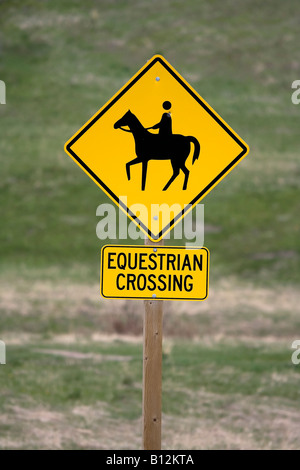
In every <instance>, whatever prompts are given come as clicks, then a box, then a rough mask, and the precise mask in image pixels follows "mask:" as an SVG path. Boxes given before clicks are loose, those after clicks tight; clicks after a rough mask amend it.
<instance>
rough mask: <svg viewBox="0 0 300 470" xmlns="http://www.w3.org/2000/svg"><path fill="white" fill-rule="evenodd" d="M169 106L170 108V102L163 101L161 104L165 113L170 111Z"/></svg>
mask: <svg viewBox="0 0 300 470" xmlns="http://www.w3.org/2000/svg"><path fill="white" fill-rule="evenodd" d="M171 106H172V105H171V103H170V101H164V102H163V108H164V109H166V110H167V111H168V110H169V109H171Z"/></svg>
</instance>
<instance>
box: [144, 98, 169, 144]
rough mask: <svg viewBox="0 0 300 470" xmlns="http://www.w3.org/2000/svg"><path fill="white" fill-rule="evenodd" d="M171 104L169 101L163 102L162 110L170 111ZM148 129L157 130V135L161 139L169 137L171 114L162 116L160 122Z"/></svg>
mask: <svg viewBox="0 0 300 470" xmlns="http://www.w3.org/2000/svg"><path fill="white" fill-rule="evenodd" d="M171 106H172V105H171V103H170V101H164V102H163V108H164V109H165V110H167V111H168V110H170V109H171ZM148 129H159V132H158V135H160V136H161V137H170V136H171V135H172V118H171V113H164V114H163V115H162V118H161V120H160V122H158V123H157V124H155V125H154V126H152V127H148Z"/></svg>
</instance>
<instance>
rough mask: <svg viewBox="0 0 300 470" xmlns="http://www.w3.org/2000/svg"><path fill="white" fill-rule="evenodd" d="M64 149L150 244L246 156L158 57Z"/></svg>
mask: <svg viewBox="0 0 300 470" xmlns="http://www.w3.org/2000/svg"><path fill="white" fill-rule="evenodd" d="M124 131H127V132H124ZM65 150H66V152H67V153H68V154H69V155H70V156H71V157H72V158H73V159H74V160H75V161H76V162H77V163H78V164H79V165H80V166H81V168H82V169H83V170H84V171H85V172H86V173H87V174H88V175H89V176H90V177H91V178H92V179H93V180H94V181H95V183H97V184H98V185H99V186H100V187H101V189H102V190H103V191H104V192H105V193H106V194H107V195H108V196H109V197H110V198H111V199H112V200H113V201H114V202H115V203H116V204H117V205H119V206H120V207H121V208H122V209H123V210H124V211H125V212H126V214H127V215H128V216H129V217H130V218H131V219H132V220H134V221H135V223H136V224H137V225H139V226H140V227H141V229H142V230H143V231H144V233H145V234H146V235H147V236H149V237H150V238H151V239H152V240H154V241H155V240H160V239H161V238H162V237H163V236H164V235H165V234H166V233H168V232H169V231H170V230H171V229H172V228H173V227H174V225H175V224H176V223H177V222H179V221H180V220H181V219H182V218H183V217H184V216H185V215H186V214H187V213H188V212H189V211H190V210H191V209H192V208H193V207H194V206H195V205H196V204H197V203H198V202H199V201H200V200H201V199H203V197H204V196H205V195H206V194H207V193H208V192H209V191H211V189H212V188H213V187H214V186H216V184H217V183H219V182H220V181H221V180H222V179H223V178H224V177H225V176H226V174H227V173H228V172H229V171H231V170H232V169H233V168H234V167H235V166H236V165H237V163H238V162H239V161H240V160H241V159H242V158H243V157H245V156H246V154H247V153H248V151H249V149H248V146H247V144H246V143H245V142H243V140H242V139H241V138H240V137H239V136H238V135H237V134H236V133H235V132H234V131H233V130H232V129H231V128H230V126H229V125H228V124H226V123H225V121H224V120H223V119H222V118H221V117H220V116H219V115H218V114H217V113H216V112H215V111H214V110H213V109H212V108H211V107H210V106H209V104H208V103H206V102H205V101H204V99H203V98H202V97H201V96H200V95H198V93H197V92H196V91H195V90H193V88H192V87H191V86H190V85H189V84H188V83H187V82H186V81H185V80H184V79H183V78H182V77H181V76H180V75H179V74H178V72H176V70H175V69H174V68H173V67H172V66H171V65H170V64H169V63H168V62H167V61H166V60H165V59H164V58H163V57H161V56H158V55H157V56H154V57H153V58H152V59H151V60H150V61H148V62H147V63H146V64H145V66H144V67H142V69H141V70H140V71H139V72H138V73H137V74H136V75H135V76H134V77H133V78H132V79H131V80H130V81H129V82H128V83H127V84H126V85H124V87H123V88H122V89H121V90H120V91H119V92H118V93H117V94H116V95H115V96H113V98H111V100H110V101H108V103H106V104H105V105H104V106H103V107H102V108H101V109H100V110H99V111H98V112H97V113H96V114H95V115H94V116H93V117H92V118H91V119H90V120H89V121H88V122H87V123H86V124H85V125H84V126H83V127H82V128H81V129H80V130H79V131H78V132H77V133H76V134H75V135H74V136H73V137H72V138H71V139H70V140H69V141H68V142H67V143H66V146H65Z"/></svg>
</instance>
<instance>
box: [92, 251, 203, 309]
mask: <svg viewBox="0 0 300 470" xmlns="http://www.w3.org/2000/svg"><path fill="white" fill-rule="evenodd" d="M105 248H122V250H126V249H127V248H135V249H136V248H137V249H140V250H145V249H146V250H151V249H152V250H153V248H157V249H158V250H161V249H164V250H165V249H178V250H187V251H188V250H204V251H206V254H207V263H206V292H205V297H197V298H191V297H188V298H186V299H184V298H182V297H179V298H178V297H158V296H157V297H155V298H153V297H144V296H142V297H133V296H129V297H124V295H123V296H122V295H120V296H106V295H104V294H103V272H104V262H103V258H104V256H103V254H104V250H105ZM209 262H210V253H209V250H208V248H206V247H205V246H202V247H196V248H192V247H186V246H153V245H105V246H103V247H102V249H101V271H100V272H101V274H100V294H101V295H102V297H104V298H105V299H139V300H184V301H188V300H205V299H207V297H208V286H209Z"/></svg>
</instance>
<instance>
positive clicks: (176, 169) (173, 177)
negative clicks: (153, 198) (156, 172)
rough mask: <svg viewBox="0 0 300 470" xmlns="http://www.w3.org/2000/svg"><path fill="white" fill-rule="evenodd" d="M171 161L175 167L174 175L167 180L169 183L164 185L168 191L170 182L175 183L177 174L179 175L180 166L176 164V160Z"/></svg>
mask: <svg viewBox="0 0 300 470" xmlns="http://www.w3.org/2000/svg"><path fill="white" fill-rule="evenodd" d="M171 163H172V167H173V175H172V176H171V178H170V179H169V181H168V182H167V184H166V186H165V187H164V189H163V191H166V190H167V189H168V187H169V186H170V184H171V183H173V181H174V179H175V178H177V176H178V175H179V168H178V166H177V165H176V166H175V162H173V160H171Z"/></svg>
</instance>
